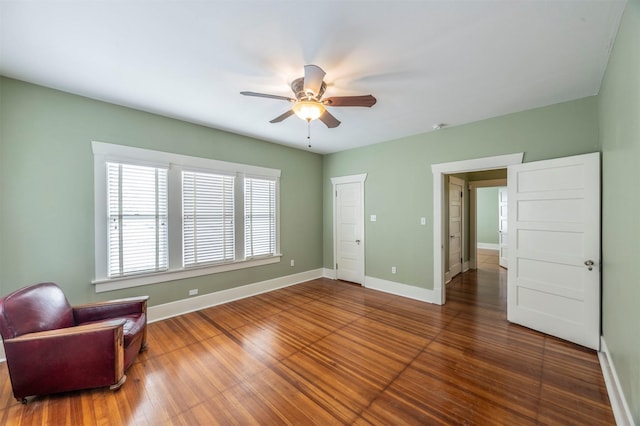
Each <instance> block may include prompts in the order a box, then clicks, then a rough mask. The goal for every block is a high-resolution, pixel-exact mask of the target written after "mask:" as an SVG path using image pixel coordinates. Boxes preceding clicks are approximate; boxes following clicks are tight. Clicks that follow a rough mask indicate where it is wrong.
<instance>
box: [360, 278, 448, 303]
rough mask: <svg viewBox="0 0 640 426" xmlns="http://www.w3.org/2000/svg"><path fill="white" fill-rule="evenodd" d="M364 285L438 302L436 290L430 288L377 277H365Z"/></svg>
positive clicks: (398, 294)
mask: <svg viewBox="0 0 640 426" xmlns="http://www.w3.org/2000/svg"><path fill="white" fill-rule="evenodd" d="M364 286H365V287H366V288H369V289H372V290H377V291H382V292H385V293H390V294H395V295H396V296H402V297H408V298H409V299H414V300H419V301H421V302H428V303H437V298H436V297H435V296H436V295H435V293H434V291H433V290H430V289H428V288H422V287H416V286H413V285H408V284H402V283H397V282H393V281H387V280H383V279H380V278H375V277H365V279H364Z"/></svg>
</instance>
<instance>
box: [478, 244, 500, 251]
mask: <svg viewBox="0 0 640 426" xmlns="http://www.w3.org/2000/svg"><path fill="white" fill-rule="evenodd" d="M476 246H477V247H478V248H479V249H486V250H500V245H498V244H493V243H478V244H477V245H476Z"/></svg>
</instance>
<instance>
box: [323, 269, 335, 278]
mask: <svg viewBox="0 0 640 426" xmlns="http://www.w3.org/2000/svg"><path fill="white" fill-rule="evenodd" d="M322 276H323V277H325V278H329V279H330V280H335V279H336V278H337V277H336V270H335V269H329V268H322Z"/></svg>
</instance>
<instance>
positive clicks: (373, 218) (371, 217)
mask: <svg viewBox="0 0 640 426" xmlns="http://www.w3.org/2000/svg"><path fill="white" fill-rule="evenodd" d="M369 219H371V222H375V221H376V220H378V217H377V216H376V215H375V214H372V215H371V216H370V217H369Z"/></svg>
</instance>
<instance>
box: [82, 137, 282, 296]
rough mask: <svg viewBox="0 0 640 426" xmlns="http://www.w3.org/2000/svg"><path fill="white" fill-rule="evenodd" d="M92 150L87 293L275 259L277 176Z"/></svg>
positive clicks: (171, 157)
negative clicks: (91, 260) (91, 271)
mask: <svg viewBox="0 0 640 426" xmlns="http://www.w3.org/2000/svg"><path fill="white" fill-rule="evenodd" d="M92 146H93V153H94V180H95V268H96V272H95V279H94V280H93V283H94V284H95V285H96V292H102V291H109V290H116V289H121V288H128V287H133V286H138V285H147V284H153V283H157V282H163V281H176V280H180V279H183V278H189V277H194V276H199V275H206V274H212V273H217V272H224V271H230V270H235V269H241V268H248V267H252V266H260V265H267V264H270V263H276V262H279V261H280V257H281V254H280V242H279V238H280V237H279V179H280V170H275V169H269V168H264V167H257V166H250V165H246V164H237V163H229V162H224V161H217V160H212V159H206V158H200V157H191V156H185V155H178V154H171V153H166V152H159V151H152V150H147V149H141V148H133V147H127V146H121V145H113V144H106V143H101V142H93V144H92Z"/></svg>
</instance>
